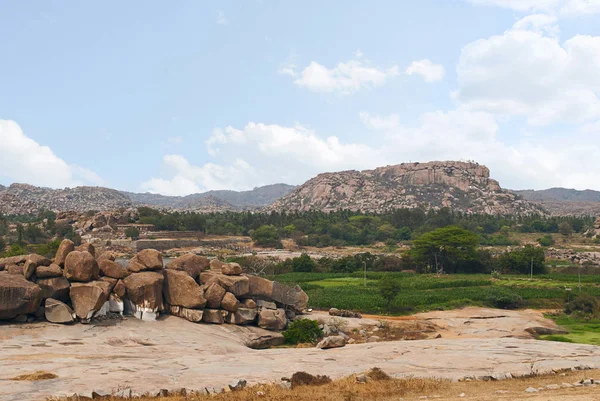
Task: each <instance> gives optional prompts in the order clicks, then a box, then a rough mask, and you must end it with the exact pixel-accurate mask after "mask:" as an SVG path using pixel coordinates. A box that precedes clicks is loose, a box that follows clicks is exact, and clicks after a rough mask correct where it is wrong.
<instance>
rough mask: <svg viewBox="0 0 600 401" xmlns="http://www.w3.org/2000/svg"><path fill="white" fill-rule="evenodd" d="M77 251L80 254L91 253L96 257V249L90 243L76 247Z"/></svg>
mask: <svg viewBox="0 0 600 401" xmlns="http://www.w3.org/2000/svg"><path fill="white" fill-rule="evenodd" d="M75 250H76V251H79V252H89V253H90V254H91V255H92V256H93V257H96V248H95V247H94V245H92V244H90V243H89V242H84V243H83V244H81V245H79V246H77V247H75Z"/></svg>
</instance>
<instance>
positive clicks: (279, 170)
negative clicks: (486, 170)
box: [0, 0, 600, 195]
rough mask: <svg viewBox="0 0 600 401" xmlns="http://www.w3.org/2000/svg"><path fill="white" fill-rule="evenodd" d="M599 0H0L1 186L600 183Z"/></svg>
mask: <svg viewBox="0 0 600 401" xmlns="http://www.w3.org/2000/svg"><path fill="white" fill-rule="evenodd" d="M599 22H600V0H518V1H517V0H464V1H463V0H452V1H450V0H448V1H446V0H444V1H442V0H436V1H434V0H419V1H416V0H415V1H375V2H366V1H328V2H322V1H302V2H283V1H273V0H262V1H214V2H209V1H206V2H200V1H177V2H164V1H143V2H142V1H128V2H117V1H103V2H75V1H21V2H12V1H0V48H1V49H2V54H3V61H2V63H0V151H2V153H3V154H4V157H3V160H2V161H0V183H2V184H4V185H7V184H10V183H12V182H28V183H31V184H35V185H41V186H49V187H65V186H75V185H103V186H110V187H114V188H118V189H124V190H131V191H151V192H159V193H164V194H173V195H184V194H188V193H193V192H198V191H205V190H209V189H224V188H226V189H249V188H252V187H254V186H258V185H265V184H270V183H274V182H286V183H290V184H300V183H302V182H303V181H305V180H306V179H308V178H310V177H312V176H314V175H315V174H318V173H320V172H325V171H336V170H345V169H367V168H374V167H377V166H381V165H387V164H396V163H401V162H408V161H428V160H475V161H478V162H480V163H483V164H486V165H488V167H490V169H491V172H492V176H493V177H494V178H497V179H499V181H500V183H501V184H502V185H503V186H504V187H509V188H515V189H520V188H538V189H539V188H546V187H551V186H565V187H573V188H579V189H584V188H592V189H598V190H600V181H598V180H597V177H598V176H599V175H600V163H599V162H598V160H600V98H599V97H600V23H599Z"/></svg>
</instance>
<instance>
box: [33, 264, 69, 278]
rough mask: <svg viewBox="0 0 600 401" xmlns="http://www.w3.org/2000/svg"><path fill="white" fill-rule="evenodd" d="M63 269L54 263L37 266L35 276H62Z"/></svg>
mask: <svg viewBox="0 0 600 401" xmlns="http://www.w3.org/2000/svg"><path fill="white" fill-rule="evenodd" d="M62 275H63V271H62V269H61V268H60V266H59V265H57V264H56V263H52V264H51V265H50V266H38V267H36V268H35V276H36V277H37V278H51V277H61V276H62Z"/></svg>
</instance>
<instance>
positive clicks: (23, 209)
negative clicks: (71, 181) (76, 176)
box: [0, 184, 294, 214]
mask: <svg viewBox="0 0 600 401" xmlns="http://www.w3.org/2000/svg"><path fill="white" fill-rule="evenodd" d="M293 188H294V187H293V186H291V185H286V184H274V185H267V186H264V187H259V188H254V189H253V190H251V191H240V192H236V191H209V192H205V193H201V194H192V195H188V196H164V195H159V194H150V193H144V194H139V193H134V192H125V191H117V190H114V189H110V188H103V187H76V188H65V189H50V188H43V187H35V186H33V185H28V184H12V185H11V186H9V187H4V186H1V185H0V213H3V214H29V213H37V212H38V211H39V210H41V209H49V210H53V211H55V212H66V211H75V212H87V211H89V210H97V211H108V210H115V209H119V208H131V207H136V206H150V207H158V208H165V209H175V210H189V211H196V212H201V213H210V212H224V211H236V210H245V209H256V208H259V207H264V206H266V205H269V204H271V203H273V202H274V201H275V200H276V199H278V198H280V197H281V196H283V195H285V194H287V193H288V192H289V191H290V190H291V189H293Z"/></svg>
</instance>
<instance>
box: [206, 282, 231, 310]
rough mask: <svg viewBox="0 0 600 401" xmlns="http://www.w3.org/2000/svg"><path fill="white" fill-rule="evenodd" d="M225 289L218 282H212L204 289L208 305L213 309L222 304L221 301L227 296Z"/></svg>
mask: <svg viewBox="0 0 600 401" xmlns="http://www.w3.org/2000/svg"><path fill="white" fill-rule="evenodd" d="M226 292H227V291H225V289H224V288H223V287H221V286H220V285H219V284H218V283H216V282H212V283H210V284H209V285H208V286H207V287H206V290H205V291H204V298H206V307H207V308H211V309H217V308H218V307H220V306H221V301H222V300H223V297H224V296H225V293H226Z"/></svg>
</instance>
